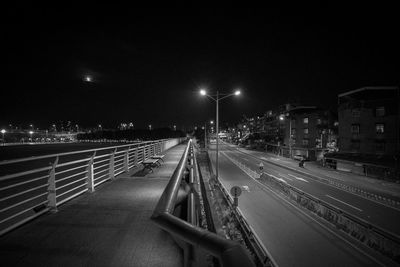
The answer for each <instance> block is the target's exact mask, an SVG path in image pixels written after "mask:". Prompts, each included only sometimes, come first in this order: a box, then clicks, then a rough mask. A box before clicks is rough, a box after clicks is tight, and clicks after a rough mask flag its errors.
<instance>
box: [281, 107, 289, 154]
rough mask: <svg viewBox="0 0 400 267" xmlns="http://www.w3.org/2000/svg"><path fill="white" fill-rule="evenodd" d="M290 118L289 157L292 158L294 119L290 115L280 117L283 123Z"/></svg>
mask: <svg viewBox="0 0 400 267" xmlns="http://www.w3.org/2000/svg"><path fill="white" fill-rule="evenodd" d="M286 117H288V118H289V156H290V158H291V157H292V119H291V118H290V116H289V113H288V114H286V115H280V116H279V119H280V120H281V121H283V120H285V118H286Z"/></svg>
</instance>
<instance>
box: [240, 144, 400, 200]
mask: <svg viewBox="0 0 400 267" xmlns="http://www.w3.org/2000/svg"><path fill="white" fill-rule="evenodd" d="M239 150H241V151H243V152H246V153H250V154H253V155H255V154H257V155H258V156H260V157H263V158H264V159H265V160H268V161H270V162H273V163H275V164H279V165H283V166H285V167H290V168H292V169H295V170H297V171H300V172H303V173H306V174H309V175H312V176H317V177H319V178H322V179H326V180H334V181H336V182H339V183H345V184H346V185H348V186H351V187H354V188H361V189H364V190H366V191H369V192H372V193H375V194H379V195H381V196H383V197H385V196H386V197H390V198H391V199H394V200H396V201H400V184H397V183H391V182H388V181H384V180H379V179H376V178H370V177H366V176H361V175H357V174H354V173H345V172H340V171H337V170H335V169H329V168H325V167H322V166H321V165H319V164H318V163H316V162H313V161H306V162H305V168H301V167H299V161H297V160H294V159H289V158H286V157H283V156H278V155H276V154H273V153H268V152H261V151H256V150H247V149H243V148H239Z"/></svg>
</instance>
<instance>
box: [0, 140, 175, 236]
mask: <svg viewBox="0 0 400 267" xmlns="http://www.w3.org/2000/svg"><path fill="white" fill-rule="evenodd" d="M181 141H182V139H162V140H156V141H147V142H143V143H136V144H127V145H121V146H113V147H104V148H96V149H90V150H81V151H73V152H66V153H59V154H52V155H43V156H35V157H29V158H20V159H13V160H5V161H0V169H1V174H0V194H1V201H2V206H1V210H2V212H1V213H0V235H2V234H4V233H6V232H8V231H10V230H12V229H14V228H15V227H17V226H19V225H21V223H22V222H26V221H28V220H30V219H33V218H35V217H37V216H39V215H41V214H43V213H44V212H45V211H48V210H51V211H54V212H55V211H57V206H59V205H61V204H63V203H64V202H66V201H68V200H70V199H72V198H75V197H77V196H78V195H80V194H83V193H85V192H87V191H89V192H93V191H94V190H95V187H96V186H98V185H100V184H102V183H104V182H106V181H108V180H112V179H113V178H114V177H115V176H117V175H118V174H121V173H123V172H127V171H129V169H131V168H133V167H135V166H137V165H138V164H140V163H141V162H142V161H143V160H144V159H145V158H146V157H151V156H153V154H154V153H156V152H158V151H159V152H158V153H160V152H162V151H163V150H166V149H168V148H170V147H172V146H174V145H176V144H178V143H180V142H181ZM99 152H100V153H101V154H100V155H98V153H99ZM88 154H90V156H89V157H88ZM46 159H49V161H52V162H51V163H50V166H49V165H48V162H46ZM131 159H132V160H131ZM78 164H79V165H78ZM103 168H104V169H103ZM80 169H82V171H80ZM6 172H7V173H6ZM46 194H47V199H48V200H47V201H46V202H43V201H41V199H42V198H43V197H45V196H46ZM44 204H46V205H44Z"/></svg>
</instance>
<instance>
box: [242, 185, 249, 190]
mask: <svg viewBox="0 0 400 267" xmlns="http://www.w3.org/2000/svg"><path fill="white" fill-rule="evenodd" d="M242 188H243V190H246V191H247V192H250V189H249V187H248V186H247V185H242Z"/></svg>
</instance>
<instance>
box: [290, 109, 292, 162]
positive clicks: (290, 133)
mask: <svg viewBox="0 0 400 267" xmlns="http://www.w3.org/2000/svg"><path fill="white" fill-rule="evenodd" d="M289 154H290V158H292V118H290V117H289Z"/></svg>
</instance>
